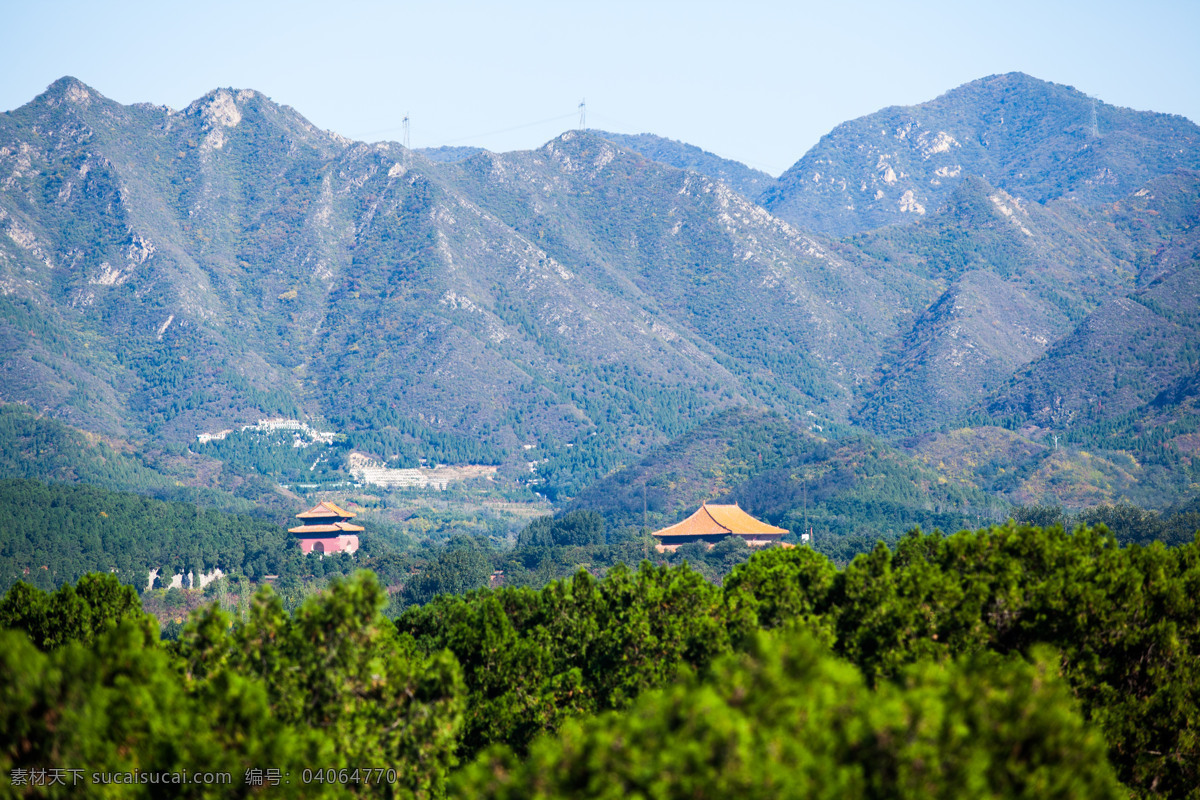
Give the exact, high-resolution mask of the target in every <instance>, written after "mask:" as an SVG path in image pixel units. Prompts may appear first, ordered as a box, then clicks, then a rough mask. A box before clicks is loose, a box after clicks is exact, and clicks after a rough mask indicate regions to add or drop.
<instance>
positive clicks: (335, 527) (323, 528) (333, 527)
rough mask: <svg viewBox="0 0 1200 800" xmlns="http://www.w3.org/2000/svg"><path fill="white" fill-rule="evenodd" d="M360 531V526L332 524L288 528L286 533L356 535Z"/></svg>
mask: <svg viewBox="0 0 1200 800" xmlns="http://www.w3.org/2000/svg"><path fill="white" fill-rule="evenodd" d="M362 530H364V528H363V526H362V525H351V524H350V523H349V522H332V523H328V524H325V525H300V526H299V527H296V528H288V533H358V532H359V531H362Z"/></svg>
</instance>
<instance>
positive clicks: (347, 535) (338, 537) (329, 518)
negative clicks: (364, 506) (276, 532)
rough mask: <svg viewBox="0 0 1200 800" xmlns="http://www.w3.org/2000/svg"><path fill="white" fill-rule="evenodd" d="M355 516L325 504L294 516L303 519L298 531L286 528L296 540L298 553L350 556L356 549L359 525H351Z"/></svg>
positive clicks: (331, 504) (359, 531) (330, 504)
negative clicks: (298, 545)
mask: <svg viewBox="0 0 1200 800" xmlns="http://www.w3.org/2000/svg"><path fill="white" fill-rule="evenodd" d="M354 516H355V515H354V513H353V512H351V511H347V510H346V509H344V508H341V507H340V506H338V505H337V504H335V503H330V502H328V501H326V502H323V503H320V504H318V505H316V506H313V507H312V508H310V509H309V510H308V511H305V512H304V513H303V514H297V515H296V517H297V518H299V519H302V520H304V524H303V525H301V526H299V527H297V528H288V533H290V534H291V535H292V536H295V537H296V541H297V542H299V544H300V552H302V553H304V554H305V555H307V554H309V553H320V554H325V553H353V552H354V551H355V550H357V549H358V534H359V533H361V532H362V530H363V527H362V526H361V525H354V524H352V523H351V522H350V520H351V519H353V518H354Z"/></svg>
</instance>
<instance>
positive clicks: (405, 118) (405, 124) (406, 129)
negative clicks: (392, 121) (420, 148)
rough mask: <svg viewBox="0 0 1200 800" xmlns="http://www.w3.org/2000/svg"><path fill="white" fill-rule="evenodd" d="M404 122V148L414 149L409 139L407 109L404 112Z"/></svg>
mask: <svg viewBox="0 0 1200 800" xmlns="http://www.w3.org/2000/svg"><path fill="white" fill-rule="evenodd" d="M403 124H404V149H405V150H410V149H412V145H411V143H410V142H409V140H408V112H407V111H405V112H404V123H403Z"/></svg>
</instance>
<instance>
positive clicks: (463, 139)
mask: <svg viewBox="0 0 1200 800" xmlns="http://www.w3.org/2000/svg"><path fill="white" fill-rule="evenodd" d="M576 113H577V112H571V113H570V114H559V115H558V116H556V117H547V118H546V119H539V120H537V121H536V122H526V123H524V124H522V125H513V126H512V127H509V128H500V129H498V130H492V131H485V132H483V133H473V134H471V135H470V136H460V137H458V138H457V139H448V140H445V141H443V142H441V144H436V145H427V146H428V147H445V146H446V145H451V144H457V143H459V142H466V141H470V140H471V139H480V138H483V137H485V136H498V135H499V134H502V133H511V132H512V131H519V130H523V129H525V128H534V127H537V126H538V125H545V124H547V123H550V122H559V121H561V120H564V119H572V118H574V117H575V114H576ZM408 121H409V117H408V114H405V115H404V121H403V123H402V124H401V126H400V127H399V128H396V127H392V128H381V129H379V130H376V131H371V132H369V133H363V134H359V135H360V136H361V137H363V138H364V139H365V138H366V137H369V136H375V135H378V134H384V133H392V132H394V131H397V130H399V131H402V132H403V133H404V134H405V135H407V133H408ZM405 146H406V147H407V144H406V145H405Z"/></svg>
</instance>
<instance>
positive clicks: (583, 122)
mask: <svg viewBox="0 0 1200 800" xmlns="http://www.w3.org/2000/svg"><path fill="white" fill-rule="evenodd" d="M586 128H587V100H580V101H579V130H581V131H582V130H584V129H586Z"/></svg>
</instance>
